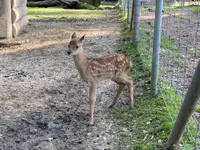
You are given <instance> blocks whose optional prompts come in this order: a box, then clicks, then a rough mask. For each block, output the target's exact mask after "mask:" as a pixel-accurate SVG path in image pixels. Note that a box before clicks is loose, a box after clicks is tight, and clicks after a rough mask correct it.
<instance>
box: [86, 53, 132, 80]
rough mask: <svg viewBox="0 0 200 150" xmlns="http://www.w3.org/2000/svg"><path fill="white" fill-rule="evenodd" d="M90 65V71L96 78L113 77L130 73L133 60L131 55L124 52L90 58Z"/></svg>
mask: <svg viewBox="0 0 200 150" xmlns="http://www.w3.org/2000/svg"><path fill="white" fill-rule="evenodd" d="M88 67H89V68H88V69H89V70H88V71H89V72H90V73H91V75H92V76H93V77H94V78H95V79H98V80H104V79H112V78H113V77H115V76H118V75H120V74H128V73H129V71H130V69H131V60H130V57H129V56H125V55H123V54H112V55H107V56H104V57H100V58H96V59H90V60H89V61H88Z"/></svg>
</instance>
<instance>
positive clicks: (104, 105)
mask: <svg viewBox="0 0 200 150" xmlns="http://www.w3.org/2000/svg"><path fill="white" fill-rule="evenodd" d="M105 13H106V14H107V17H106V18H104V19H101V20H97V19H87V20H84V19H83V20H30V23H29V25H28V26H27V27H26V29H25V30H24V31H23V33H22V34H21V35H20V36H19V37H17V38H15V39H13V40H11V41H5V40H4V41H0V42H19V43H22V44H21V45H17V46H10V47H4V48H0V91H1V93H0V149H2V150H4V149H5V150H7V149H12V150H14V149H17V150H18V149H34V150H39V149H42V150H62V149H63V150H68V149H69V150H78V149H82V150H84V149H87V150H90V149H95V150H98V149H116V140H117V137H116V132H117V130H119V127H118V126H117V124H116V123H115V121H114V120H111V119H109V118H108V113H109V110H108V105H109V104H110V103H111V101H112V98H113V96H114V93H115V86H116V85H115V84H114V83H113V82H111V81H105V82H102V83H101V84H100V86H99V88H98V96H97V102H96V106H95V123H96V125H95V126H93V127H88V120H89V115H88V112H89V111H88V110H89V105H88V87H87V85H86V84H84V83H83V82H82V81H81V80H80V77H79V75H78V72H77V70H76V69H75V68H74V63H73V62H72V58H71V57H69V56H67V54H66V49H67V42H68V41H69V39H70V35H71V34H72V33H73V31H76V32H77V34H78V35H82V34H85V33H86V34H87V35H86V39H85V44H84V48H85V51H86V54H87V56H88V57H99V56H102V55H106V54H108V53H114V52H115V51H116V50H117V49H118V46H119V37H120V22H119V21H118V16H117V14H116V12H114V11H106V12H105Z"/></svg>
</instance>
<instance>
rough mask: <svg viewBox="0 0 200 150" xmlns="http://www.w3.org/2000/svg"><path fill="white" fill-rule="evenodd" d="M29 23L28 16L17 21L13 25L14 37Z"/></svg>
mask: <svg viewBox="0 0 200 150" xmlns="http://www.w3.org/2000/svg"><path fill="white" fill-rule="evenodd" d="M27 24H28V18H27V17H26V16H24V17H23V18H22V19H21V20H19V21H17V22H15V23H14V24H13V25H12V27H13V32H12V33H13V37H15V36H17V35H18V34H19V33H20V31H21V29H22V28H23V27H24V26H25V25H27Z"/></svg>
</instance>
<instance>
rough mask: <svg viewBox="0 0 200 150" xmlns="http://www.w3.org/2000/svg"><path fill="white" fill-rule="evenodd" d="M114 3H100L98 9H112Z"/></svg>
mask: <svg viewBox="0 0 200 150" xmlns="http://www.w3.org/2000/svg"><path fill="white" fill-rule="evenodd" d="M115 5H116V4H114V3H102V4H101V5H100V6H99V9H114V8H115Z"/></svg>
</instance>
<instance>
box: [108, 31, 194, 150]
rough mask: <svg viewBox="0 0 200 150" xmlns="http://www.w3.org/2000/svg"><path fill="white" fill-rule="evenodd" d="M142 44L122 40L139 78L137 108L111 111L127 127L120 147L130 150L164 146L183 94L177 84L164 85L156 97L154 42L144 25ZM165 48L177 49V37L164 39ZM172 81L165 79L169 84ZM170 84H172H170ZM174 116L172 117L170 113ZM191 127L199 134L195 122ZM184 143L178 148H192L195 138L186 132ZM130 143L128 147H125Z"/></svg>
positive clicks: (124, 36) (122, 46) (121, 134)
mask: <svg viewBox="0 0 200 150" xmlns="http://www.w3.org/2000/svg"><path fill="white" fill-rule="evenodd" d="M122 34H123V38H125V39H127V36H129V37H130V33H128V31H127V30H123V33H122ZM140 36H141V37H142V38H141V39H140V43H139V45H138V47H137V48H136V47H134V46H133V45H132V42H131V41H130V40H125V41H124V40H122V41H124V42H122V43H121V47H120V49H119V52H120V53H124V54H127V55H129V56H131V57H132V61H133V68H134V69H133V71H132V72H131V73H130V76H131V77H133V78H134V81H135V85H134V86H135V93H134V97H135V108H134V109H131V110H130V109H127V108H114V109H112V110H110V111H111V114H113V117H114V119H116V120H117V121H118V123H119V125H120V126H121V127H123V128H124V130H122V131H120V132H119V137H120V140H119V143H118V149H127V150H156V149H163V147H164V146H165V144H166V141H167V138H168V137H169V134H170V132H171V130H172V128H173V126H174V122H173V121H172V120H171V119H172V118H173V120H176V117H177V114H178V113H177V111H176V108H175V107H174V105H176V106H177V108H178V109H179V108H180V106H181V101H182V97H181V96H180V95H178V94H177V92H176V90H175V89H174V88H173V87H166V86H163V85H160V88H159V91H162V93H160V94H159V96H158V97H157V98H152V97H151V94H150V76H151V75H150V74H151V73H150V70H151V64H152V61H151V60H152V51H150V50H147V49H146V47H147V46H148V47H152V43H150V42H147V40H146V39H149V37H148V36H149V35H148V34H146V30H145V28H142V27H141V28H140ZM161 43H162V47H168V48H170V49H173V50H175V49H177V47H176V46H175V44H174V40H173V39H164V38H163V39H162V42H161ZM175 57H177V58H178V59H182V56H181V55H176V56H175ZM167 82H168V81H165V84H166V85H167ZM168 85H169V84H168ZM169 114H170V115H171V117H172V118H171V117H170V115H169ZM189 127H190V129H192V130H191V134H192V136H194V135H195V132H196V129H195V128H194V123H193V122H190V124H189ZM182 142H184V144H185V146H184V147H183V146H179V148H178V149H181V150H190V149H191V148H192V147H193V143H192V139H191V137H190V136H188V133H186V132H185V133H184V136H183V139H182ZM125 145H126V148H125Z"/></svg>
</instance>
